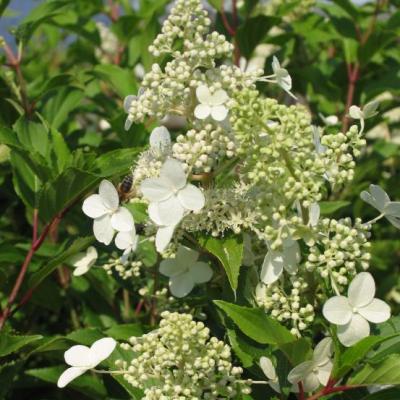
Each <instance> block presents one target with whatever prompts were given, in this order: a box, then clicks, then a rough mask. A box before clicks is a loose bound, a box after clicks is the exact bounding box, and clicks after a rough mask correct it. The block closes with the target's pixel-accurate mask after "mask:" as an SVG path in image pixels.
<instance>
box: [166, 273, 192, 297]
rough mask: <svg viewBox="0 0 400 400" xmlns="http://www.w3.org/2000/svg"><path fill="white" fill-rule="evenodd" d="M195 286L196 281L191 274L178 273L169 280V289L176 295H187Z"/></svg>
mask: <svg viewBox="0 0 400 400" xmlns="http://www.w3.org/2000/svg"><path fill="white" fill-rule="evenodd" d="M193 288H194V281H193V278H192V276H191V275H190V274H188V273H184V274H180V275H176V276H173V277H171V278H170V280H169V290H170V291H171V293H172V294H173V295H174V296H175V297H179V298H181V297H185V296H187V295H188V294H189V293H190V292H191V291H192V290H193Z"/></svg>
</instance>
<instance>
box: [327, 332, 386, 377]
mask: <svg viewBox="0 0 400 400" xmlns="http://www.w3.org/2000/svg"><path fill="white" fill-rule="evenodd" d="M387 339H389V337H388V338H384V337H380V336H369V337H366V338H364V339H362V340H361V341H359V342H358V343H357V344H355V345H354V346H352V347H350V348H348V349H347V350H346V351H345V352H344V353H343V354H342V355H341V356H340V359H339V361H338V365H337V366H335V368H334V370H333V372H332V375H333V376H334V377H335V378H337V379H339V378H341V377H343V376H344V375H346V374H347V373H348V372H349V371H350V370H351V369H353V368H355V367H356V366H357V364H358V363H359V362H360V361H362V360H363V359H364V358H365V357H366V355H367V354H368V353H369V352H370V351H371V350H372V348H373V347H374V346H376V345H378V344H379V343H382V342H383V341H385V340H387Z"/></svg>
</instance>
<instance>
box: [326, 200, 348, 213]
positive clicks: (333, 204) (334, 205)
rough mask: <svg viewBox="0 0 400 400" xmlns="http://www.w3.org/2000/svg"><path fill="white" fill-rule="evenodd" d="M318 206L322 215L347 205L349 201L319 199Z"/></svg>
mask: <svg viewBox="0 0 400 400" xmlns="http://www.w3.org/2000/svg"><path fill="white" fill-rule="evenodd" d="M318 204H319V207H320V209H321V214H322V215H331V214H333V213H335V212H336V211H339V210H340V209H342V208H345V207H347V206H349V205H350V204H351V203H350V202H349V201H342V200H338V201H321V202H320V203H318Z"/></svg>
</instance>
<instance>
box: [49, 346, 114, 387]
mask: <svg viewBox="0 0 400 400" xmlns="http://www.w3.org/2000/svg"><path fill="white" fill-rule="evenodd" d="M116 345H117V342H116V341H115V340H114V339H113V338H103V339H100V340H97V341H96V342H94V343H93V344H92V345H91V346H90V347H87V346H82V345H76V346H72V347H71V348H70V349H69V350H67V351H66V352H65V353H64V359H65V362H66V363H67V364H68V365H70V366H71V367H70V368H68V369H66V370H65V371H64V372H63V373H62V374H61V375H60V377H59V378H58V382H57V386H58V387H59V388H63V387H65V386H67V385H68V384H69V383H70V382H71V381H73V380H74V379H76V378H77V377H78V376H81V375H82V374H84V373H85V372H86V371H88V370H90V369H93V368H95V367H96V366H97V365H99V364H100V363H101V362H102V361H104V360H105V359H106V358H108V357H109V356H110V355H111V353H112V352H113V351H114V349H115V346H116Z"/></svg>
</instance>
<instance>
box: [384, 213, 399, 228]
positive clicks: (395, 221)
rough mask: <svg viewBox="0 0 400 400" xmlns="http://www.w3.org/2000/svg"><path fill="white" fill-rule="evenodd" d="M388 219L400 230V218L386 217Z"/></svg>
mask: <svg viewBox="0 0 400 400" xmlns="http://www.w3.org/2000/svg"><path fill="white" fill-rule="evenodd" d="M386 219H387V220H388V221H389V222H390V223H391V224H392V225H393V226H394V227H395V228H397V229H400V217H391V216H389V215H387V216H386Z"/></svg>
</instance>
